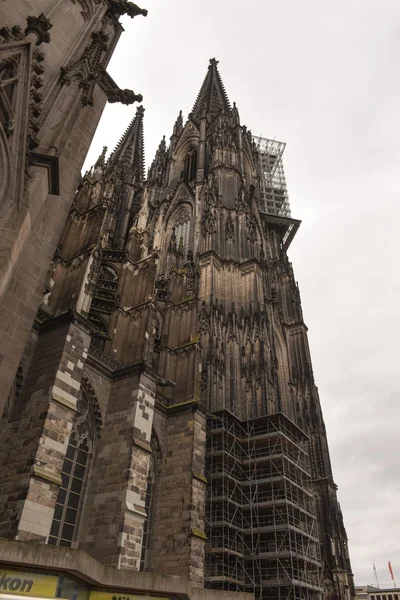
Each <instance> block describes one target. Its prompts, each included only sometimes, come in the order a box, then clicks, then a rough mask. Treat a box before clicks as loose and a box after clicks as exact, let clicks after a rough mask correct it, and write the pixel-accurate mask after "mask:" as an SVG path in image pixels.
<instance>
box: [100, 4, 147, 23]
mask: <svg viewBox="0 0 400 600" xmlns="http://www.w3.org/2000/svg"><path fill="white" fill-rule="evenodd" d="M108 1H109V4H110V8H111V12H112V13H113V14H114V15H117V16H118V17H120V16H121V15H128V16H129V17H131V18H132V19H133V18H134V17H137V16H138V15H143V16H144V17H147V10H146V9H145V8H139V6H138V5H137V4H134V3H133V2H128V0H108Z"/></svg>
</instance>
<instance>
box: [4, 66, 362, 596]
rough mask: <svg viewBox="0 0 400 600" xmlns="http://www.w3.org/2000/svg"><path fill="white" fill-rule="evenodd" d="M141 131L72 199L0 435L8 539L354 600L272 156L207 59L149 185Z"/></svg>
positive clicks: (276, 154)
mask: <svg viewBox="0 0 400 600" xmlns="http://www.w3.org/2000/svg"><path fill="white" fill-rule="evenodd" d="M143 120H144V109H143V108H142V107H139V108H138V110H137V112H136V116H135V118H134V119H133V121H132V122H131V123H130V125H129V126H128V128H127V130H126V132H125V133H124V135H123V137H122V138H121V141H120V142H119V144H118V145H117V147H116V148H115V150H114V151H113V152H112V153H111V155H110V157H109V159H108V160H106V149H105V150H104V152H103V153H102V154H101V156H100V157H99V159H98V161H97V162H96V164H95V166H94V168H93V169H92V170H91V171H90V172H89V173H87V174H86V175H85V177H84V179H83V183H82V185H81V187H80V188H79V190H78V192H77V194H76V196H75V200H74V204H73V207H72V210H71V212H70V214H69V217H68V220H67V223H66V226H65V228H64V233H63V235H62V238H61V241H60V244H59V246H58V249H57V252H56V255H55V258H54V262H53V266H52V274H51V284H50V286H49V291H48V293H47V294H46V295H45V297H44V301H43V303H42V306H41V309H40V311H39V313H38V315H37V319H36V324H35V328H34V331H33V333H32V336H31V339H30V342H29V344H28V346H27V347H26V351H25V364H27V365H28V367H27V371H26V375H25V376H24V378H23V380H20V381H19V383H18V394H16V395H15V398H14V400H13V403H10V407H9V410H8V414H7V416H6V419H5V421H6V423H5V426H4V433H3V437H2V439H1V440H0V443H1V444H2V446H1V448H0V452H3V456H5V455H7V457H8V462H9V468H8V470H7V471H6V472H4V473H2V478H3V481H2V486H3V487H2V492H3V493H2V499H3V518H1V517H0V536H3V537H9V538H14V539H25V540H37V541H41V542H44V543H48V544H53V545H64V546H71V545H72V546H75V547H79V548H82V549H84V550H85V551H86V552H88V553H89V554H91V555H92V556H93V557H95V558H96V559H97V560H99V561H100V562H103V563H105V564H109V565H114V566H116V567H118V568H120V567H124V568H130V569H137V570H139V569H140V570H149V571H152V572H156V573H167V574H175V575H181V576H185V577H188V578H189V579H190V580H191V581H192V582H193V583H194V585H197V586H200V587H202V586H204V587H208V588H216V589H220V590H231V591H245V592H251V593H253V594H255V596H256V597H257V598H259V599H261V598H273V599H275V598H276V599H277V600H278V599H281V598H283V597H285V598H293V599H303V598H304V599H305V598H310V599H311V598H315V599H317V598H322V597H324V598H330V599H332V600H333V599H341V600H350V598H351V597H352V596H353V595H354V590H353V582H352V574H351V567H350V561H349V557H348V549H347V538H346V532H345V529H344V525H343V519H342V515H341V512H340V507H339V504H338V501H337V497H336V486H335V484H334V481H333V476H332V470H331V465H330V459H329V450H328V443H327V438H326V431H325V426H324V421H323V417H322V412H321V406H320V401H319V397H318V391H317V388H316V386H315V382H314V377H313V371H312V365H311V358H310V351H309V347H308V341H307V327H306V325H305V323H304V321H303V315H302V309H301V302H300V295H299V289H298V286H297V283H296V281H295V278H294V274H293V269H292V265H291V263H290V262H289V259H288V256H287V251H288V248H289V246H290V243H291V242H292V240H293V238H294V235H295V233H296V231H297V229H298V227H299V225H300V222H299V221H297V220H295V219H292V218H291V216H290V208H289V201H288V195H287V190H286V184H285V178H284V172H283V165H282V153H283V150H284V144H281V143H279V142H276V141H271V140H267V139H262V138H254V136H252V134H251V132H250V131H249V130H248V129H247V128H246V127H245V126H243V125H242V124H241V121H240V116H239V111H238V109H237V107H236V105H235V104H233V106H231V104H230V102H229V100H228V97H227V94H226V92H225V89H224V86H223V83H222V80H221V77H220V74H219V72H218V68H217V61H216V60H215V59H212V60H210V64H209V67H208V71H207V74H206V77H205V79H204V82H203V84H202V86H201V89H200V92H199V94H198V96H197V99H196V101H195V104H194V106H193V109H192V112H191V113H190V115H189V117H188V120H187V121H186V123H184V121H183V118H182V113H179V115H178V117H177V120H176V122H175V124H174V126H173V129H172V134H171V137H170V141H169V144H167V142H166V140H165V138H163V139H162V141H161V142H160V145H159V148H158V150H157V153H156V156H155V158H154V160H153V162H152V164H151V166H150V169H149V171H148V176H147V179H146V180H145V178H144V172H143V158H144V155H143ZM27 424H29V428H28V427H27ZM0 460H2V458H1V456H0ZM79 461H80V462H79ZM74 465H75V466H76V465H79V466H80V467H81V468H79V469H78V472H79V476H75V471H73V468H75V467H74ZM17 474H18V475H17ZM3 490H4V491H3ZM44 496H45V498H46V511H45V512H46V515H47V520H46V518H43V519H42V521H43V522H44V523H45V524H43V525H42V526H41V527H40V528H36V529H34V528H32V526H31V525H30V523H29V518H28V517H29V515H31V514H32V511H36V514H38V515H39V514H42V512H43V510H42V507H43V497H44Z"/></svg>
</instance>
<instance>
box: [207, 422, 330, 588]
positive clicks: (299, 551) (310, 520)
mask: <svg viewBox="0 0 400 600" xmlns="http://www.w3.org/2000/svg"><path fill="white" fill-rule="evenodd" d="M207 429H208V434H207V460H206V473H207V480H208V486H207V509H206V520H207V528H206V529H207V531H206V533H207V538H208V541H207V558H206V586H207V587H211V588H216V589H221V590H235V591H244V592H251V593H253V594H254V595H255V598H256V600H264V599H271V600H319V599H320V598H321V596H322V592H323V589H322V587H321V584H322V563H321V556H320V543H319V538H318V530H317V521H316V512H315V503H314V497H313V493H312V488H311V473H310V466H309V460H308V455H307V451H306V448H307V436H306V435H305V434H304V433H303V432H302V431H301V430H300V429H299V428H298V427H297V426H296V425H295V424H294V423H293V422H292V421H290V419H288V418H287V417H285V416H284V415H283V414H282V413H278V414H275V415H269V416H265V417H260V418H257V419H251V420H247V421H240V420H239V419H237V418H236V417H235V416H234V415H232V414H231V413H230V412H228V411H220V412H218V413H214V414H213V415H212V416H211V417H210V419H209V423H208V428H207Z"/></svg>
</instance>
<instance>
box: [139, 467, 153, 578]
mask: <svg viewBox="0 0 400 600" xmlns="http://www.w3.org/2000/svg"><path fill="white" fill-rule="evenodd" d="M153 491H154V463H153V459H152V458H151V459H150V465H149V475H148V477H147V485H146V499H145V511H146V518H145V520H144V523H143V538H142V551H141V554H140V571H145V570H146V562H147V554H148V550H149V542H150V529H151V512H152V500H153Z"/></svg>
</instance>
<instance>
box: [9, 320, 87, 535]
mask: <svg viewBox="0 0 400 600" xmlns="http://www.w3.org/2000/svg"><path fill="white" fill-rule="evenodd" d="M89 343H90V335H89V333H88V332H87V331H85V330H84V329H82V328H81V327H80V326H79V325H77V324H75V323H73V322H71V319H70V316H69V315H63V316H62V317H60V318H57V319H53V320H51V321H49V322H48V323H46V324H45V327H44V329H43V330H42V331H41V334H40V336H39V339H38V342H37V345H36V349H35V352H34V355H33V357H32V360H31V363H30V366H29V370H28V373H27V377H26V381H25V382H24V385H23V387H22V390H21V394H20V396H19V397H18V399H17V401H16V403H15V405H14V407H13V408H12V412H11V414H10V417H9V419H8V423H7V425H6V431H5V434H4V435H3V437H2V446H1V448H0V464H1V465H2V468H1V470H0V490H1V492H0V509H1V510H0V537H8V538H14V539H18V540H36V541H40V542H46V541H47V539H48V536H49V532H50V527H51V523H52V520H53V512H54V507H55V502H56V499H57V494H58V489H59V485H60V484H61V469H62V464H63V461H64V456H65V452H66V449H67V446H68V440H69V435H70V432H71V428H72V423H73V419H74V415H75V412H76V402H77V398H78V394H79V390H80V382H81V378H82V370H83V366H84V362H85V360H86V357H87V350H88V347H89Z"/></svg>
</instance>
